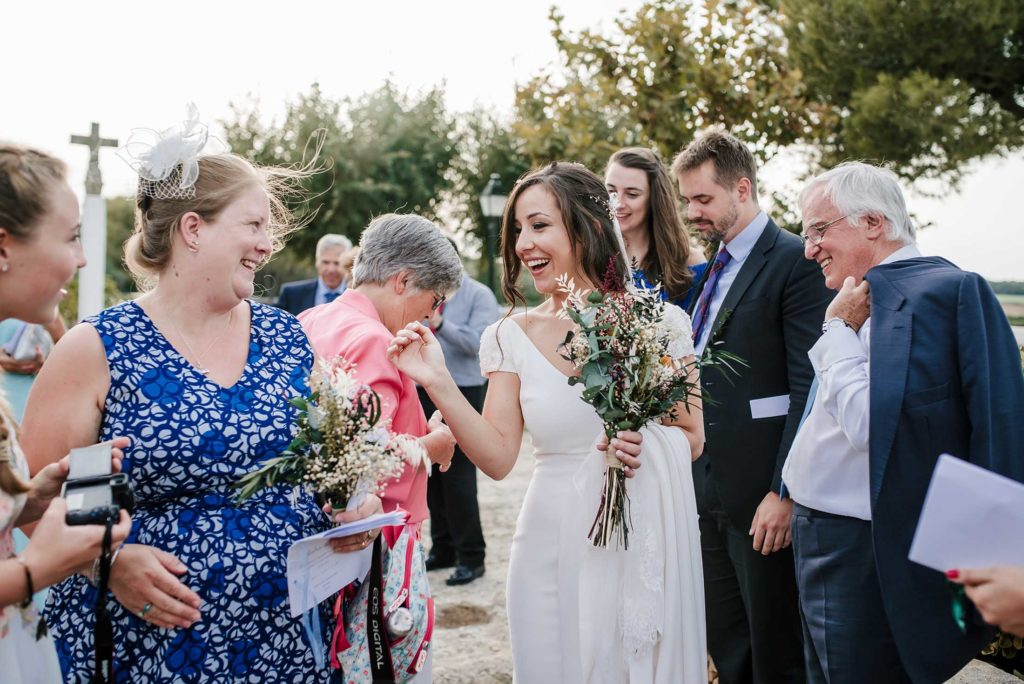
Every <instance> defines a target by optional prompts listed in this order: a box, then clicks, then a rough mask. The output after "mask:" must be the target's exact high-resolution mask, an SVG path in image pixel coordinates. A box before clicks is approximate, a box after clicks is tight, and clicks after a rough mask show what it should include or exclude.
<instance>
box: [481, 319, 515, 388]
mask: <svg viewBox="0 0 1024 684" xmlns="http://www.w3.org/2000/svg"><path fill="white" fill-rule="evenodd" d="M502 325H505V326H512V325H516V323H515V322H514V321H508V320H501V321H498V322H497V323H492V324H491V325H489V326H487V328H486V329H485V330H484V334H483V336H481V338H480V373H481V374H483V375H490V374H491V373H493V372H495V371H504V372H506V373H516V372H518V371H517V369H516V365H515V360H514V359H513V358H512V345H511V344H509V339H508V337H509V336H508V335H507V334H502V335H500V336H499V334H498V333H499V332H501V330H500V329H501V326H502Z"/></svg>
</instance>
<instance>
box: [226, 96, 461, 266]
mask: <svg viewBox="0 0 1024 684" xmlns="http://www.w3.org/2000/svg"><path fill="white" fill-rule="evenodd" d="M232 112H233V116H232V119H230V120H228V121H225V122H222V123H223V125H224V128H225V135H226V138H227V143H228V145H229V146H230V148H231V149H232V150H233V151H235V152H238V153H240V154H243V155H245V156H247V157H249V158H250V159H252V160H254V161H256V162H258V163H260V164H264V165H267V164H272V165H285V166H293V167H303V166H305V165H307V164H310V163H313V164H314V165H316V166H318V167H320V168H322V172H320V173H316V174H314V175H312V176H311V177H309V178H308V179H306V180H305V181H304V185H305V187H304V192H303V195H304V199H295V198H293V209H294V210H295V211H296V212H297V213H299V214H300V215H304V216H306V217H311V218H309V221H308V224H307V225H306V227H305V228H304V229H303V230H301V231H299V232H298V233H296V234H295V235H294V236H293V237H292V238H291V240H290V241H289V247H288V248H287V249H286V250H285V252H286V254H285V255H284V259H282V260H280V261H275V262H274V263H272V264H271V266H270V267H269V268H268V270H270V271H271V272H272V273H274V274H275V275H277V276H283V275H284V273H285V272H287V273H290V272H294V271H301V270H302V267H303V266H305V267H306V270H307V277H308V266H309V265H311V264H312V261H313V252H314V248H315V245H316V241H317V240H318V239H319V238H320V237H321V236H322V235H324V234H325V233H341V234H343V235H347V236H348V237H349V238H351V239H352V241H353V242H357V241H358V239H359V235H360V233H361V232H362V230H363V228H364V227H366V224H367V223H369V221H370V219H372V218H373V217H374V216H376V215H378V214H381V213H385V212H389V211H402V212H416V213H420V214H423V215H425V216H428V217H431V218H434V217H435V216H436V213H437V208H438V206H439V203H440V202H441V200H442V197H443V196H444V194H445V192H446V191H448V190H449V189H450V187H451V185H452V179H451V175H450V173H449V168H450V167H451V165H452V162H453V160H454V158H455V156H456V154H457V149H456V141H455V118H454V117H453V116H452V115H450V114H449V113H448V111H447V110H446V108H445V105H444V93H443V91H442V90H441V88H434V89H432V90H430V91H427V92H425V93H422V94H420V95H408V94H404V93H402V92H399V90H398V89H397V88H396V87H395V86H394V85H393V84H391V83H385V84H384V85H383V86H381V87H380V88H379V89H377V90H375V91H373V92H370V93H368V94H366V95H364V96H362V97H359V98H356V99H347V100H343V101H340V102H339V101H336V100H331V99H330V98H328V97H326V96H325V95H324V94H323V93H322V92H321V90H320V88H319V86H318V85H317V84H313V86H312V87H311V88H310V90H309V92H307V93H305V94H303V95H301V96H300V97H298V98H297V100H296V101H294V102H292V103H290V104H289V105H288V106H287V110H286V113H285V116H284V120H283V121H282V122H281V123H280V124H278V123H274V122H271V123H264V122H263V121H262V120H261V118H260V114H259V104H258V102H254V101H249V102H244V103H240V104H235V105H233V107H232ZM319 144H322V148H321V149H320V150H319V154H316V152H317V147H318V145H319Z"/></svg>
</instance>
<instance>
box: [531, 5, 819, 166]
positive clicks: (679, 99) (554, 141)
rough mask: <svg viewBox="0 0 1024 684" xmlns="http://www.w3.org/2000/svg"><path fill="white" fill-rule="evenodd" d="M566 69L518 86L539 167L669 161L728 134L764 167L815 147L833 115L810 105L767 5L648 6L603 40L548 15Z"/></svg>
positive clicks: (533, 156)
mask: <svg viewBox="0 0 1024 684" xmlns="http://www.w3.org/2000/svg"><path fill="white" fill-rule="evenodd" d="M551 19H552V21H553V22H554V29H553V31H552V35H553V37H554V39H555V42H556V44H557V46H558V49H559V51H560V52H561V54H562V57H563V62H564V65H563V66H562V67H560V68H557V69H555V70H553V71H551V72H548V73H543V74H541V75H539V76H537V77H536V78H534V79H532V80H530V81H529V82H527V83H526V84H525V85H524V86H522V87H521V88H519V90H518V92H517V97H516V111H517V114H518V124H517V126H516V132H517V133H518V135H519V136H520V137H521V138H522V139H524V140H526V141H527V143H526V151H527V153H528V154H529V155H530V157H531V159H533V160H534V161H535V162H543V161H550V160H553V159H572V160H575V161H580V162H582V163H584V164H586V165H587V166H589V167H590V168H591V169H594V170H595V171H600V170H601V169H603V168H604V165H605V163H606V162H607V159H608V157H609V156H610V155H611V153H612V152H614V151H615V150H616V149H617V148H619V147H622V146H624V145H647V146H651V147H654V148H656V149H658V150H659V151H660V152H661V154H662V155H663V156H665V157H666V158H671V156H672V155H673V154H674V153H675V152H677V151H678V150H679V149H680V148H682V147H683V146H684V145H685V144H686V143H688V142H689V141H690V140H692V138H693V136H694V133H696V132H697V131H699V130H701V129H703V128H705V127H707V126H711V125H723V126H725V127H726V128H728V129H729V130H730V131H732V132H733V133H734V134H736V135H738V136H740V137H741V138H743V139H744V140H746V141H747V142H748V143H750V144H751V145H752V147H753V148H754V149H755V150H756V151H757V152H758V153H759V155H760V156H761V157H762V158H763V159H767V158H768V157H770V156H771V155H772V154H773V153H774V151H776V150H777V149H778V148H779V147H780V146H784V145H789V144H792V143H797V142H802V141H809V140H814V139H816V138H817V137H818V136H819V135H820V133H819V132H820V130H821V129H822V127H823V126H824V125H825V124H826V123H827V119H828V113H829V112H828V110H827V109H826V108H823V107H820V106H819V105H816V104H815V103H814V102H811V101H810V100H808V99H807V97H806V93H805V89H804V86H803V84H802V81H801V78H800V74H799V72H797V71H795V70H794V69H793V68H792V67H791V65H790V61H789V58H788V56H787V55H786V41H785V37H784V35H783V33H782V30H781V28H780V27H779V25H778V22H777V14H776V12H775V11H774V10H772V9H771V8H770V7H768V6H766V5H764V4H763V3H759V2H755V1H753V0H733V1H731V2H717V1H716V0H705V1H703V2H697V3H690V2H682V1H671V0H652V1H650V2H647V3H646V4H644V5H643V6H642V7H641V8H640V9H639V10H637V11H636V12H635V13H634V14H632V15H630V16H626V15H623V16H621V17H620V18H619V19H617V20H616V22H615V30H613V31H611V32H610V33H609V34H608V35H603V34H600V33H597V32H593V31H582V32H580V33H578V34H571V33H569V32H567V31H566V30H565V29H564V27H563V17H562V15H561V14H559V13H558V12H557V10H552V12H551Z"/></svg>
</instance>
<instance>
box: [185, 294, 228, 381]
mask: <svg viewBox="0 0 1024 684" xmlns="http://www.w3.org/2000/svg"><path fill="white" fill-rule="evenodd" d="M234 315H235V310H234V309H232V310H231V311H229V312H228V322H227V324H226V325H225V326H224V327H223V328H222V329H221V331H220V333H219V334H218V335H217V336H216V337H215V338H213V340H212V341H211V342H210V344H208V345H207V346H206V349H204V350H203V356H206V355H207V354H209V353H210V350H211V349H213V345H215V344H217V342H219V341H220V338H222V337H224V333H225V332H227V330H228V328H230V327H231V320H232V319H233V318H234ZM171 325H173V326H174V332H176V333H178V337H180V338H181V341H182V342H184V343H185V348H186V349H188V353H189V354H191V355H192V358H193V359H195V360H196V364H197V365H196V370H197V371H199V372H200V373H202V374H203V375H204V376H209V375H210V369H209V368H207V367H206V366H205V365H204V364H203V358H202V356H200V355H199V354H196V352H195V350H194V349H192V345H191V344H189V341H188V338H187V337H185V335H184V334H182V332H181V328H179V327H178V324H177V323H175V322H174V319H173V318H171Z"/></svg>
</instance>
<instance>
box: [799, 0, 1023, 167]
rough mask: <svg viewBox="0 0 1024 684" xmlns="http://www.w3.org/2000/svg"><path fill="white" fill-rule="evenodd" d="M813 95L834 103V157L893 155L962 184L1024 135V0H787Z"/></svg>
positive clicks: (828, 138) (826, 145)
mask: <svg viewBox="0 0 1024 684" xmlns="http://www.w3.org/2000/svg"><path fill="white" fill-rule="evenodd" d="M780 10H781V20H782V23H783V25H784V27H785V33H786V36H787V38H788V39H789V46H790V47H789V50H790V55H791V56H792V59H793V61H794V64H796V65H797V66H798V67H799V68H800V69H801V70H802V72H803V77H804V81H805V83H806V84H807V87H808V89H809V93H808V94H809V96H810V97H812V98H814V99H815V100H817V101H819V102H821V103H823V104H826V105H828V106H829V107H831V108H832V110H833V112H834V113H835V116H834V117H832V118H831V119H830V120H831V121H832V122H833V125H832V127H831V129H830V130H828V131H826V133H825V134H824V135H822V136H821V138H820V139H819V140H818V142H819V144H820V145H821V150H822V153H823V154H822V159H821V163H822V164H823V165H826V166H828V165H831V164H833V163H835V162H837V161H841V160H842V159H847V158H865V159H873V160H881V161H885V162H887V163H889V164H890V165H891V166H892V168H893V170H894V171H896V172H897V173H899V174H900V175H901V176H903V177H904V178H907V179H910V180H915V179H917V178H937V179H941V180H946V181H951V182H952V183H954V184H955V183H956V181H957V180H958V179H959V177H960V173H961V170H962V169H963V168H964V165H965V163H966V162H968V161H970V160H972V159H977V158H979V157H982V156H985V155H989V154H1003V153H1005V152H1006V151H1007V150H1008V149H1010V148H1013V147H1016V146H1019V145H1021V144H1024V3H1021V2H1020V0H829V1H828V2H822V1H821V0H781V2H780Z"/></svg>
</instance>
